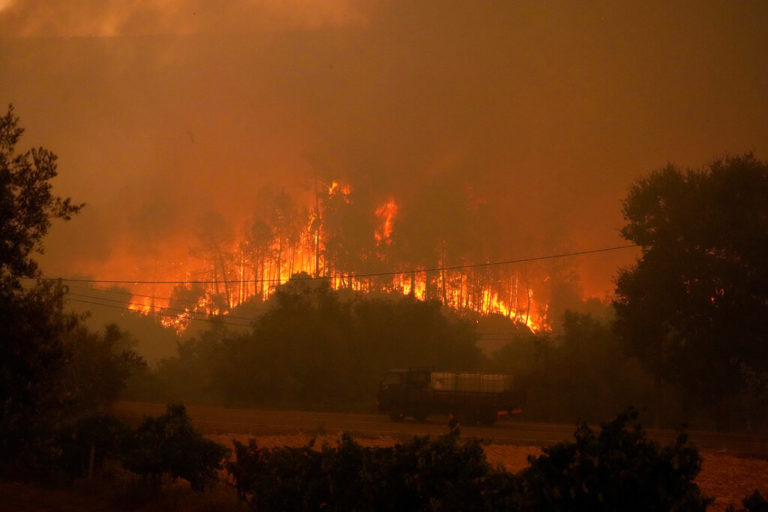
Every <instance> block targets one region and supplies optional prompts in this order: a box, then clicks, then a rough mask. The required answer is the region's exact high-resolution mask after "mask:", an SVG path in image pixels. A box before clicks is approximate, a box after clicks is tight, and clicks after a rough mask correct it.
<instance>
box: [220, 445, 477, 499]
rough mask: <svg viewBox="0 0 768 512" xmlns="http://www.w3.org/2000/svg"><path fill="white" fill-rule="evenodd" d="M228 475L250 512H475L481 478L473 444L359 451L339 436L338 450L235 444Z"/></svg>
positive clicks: (326, 447)
mask: <svg viewBox="0 0 768 512" xmlns="http://www.w3.org/2000/svg"><path fill="white" fill-rule="evenodd" d="M235 457H236V458H235V460H234V461H230V462H228V463H227V470H228V471H229V473H230V475H231V476H232V479H233V480H234V482H235V487H236V488H237V491H238V493H239V494H240V496H241V497H243V498H245V499H247V501H248V502H249V504H250V505H251V506H252V507H253V508H254V509H256V510H317V509H321V508H322V509H323V510H345V511H349V510H393V511H394V510H398V511H407V510H425V509H435V510H478V509H479V508H480V507H481V506H482V496H481V485H480V484H481V481H482V478H483V477H484V476H485V475H486V474H487V472H488V469H489V467H488V464H487V462H486V460H485V455H484V453H483V450H482V447H481V446H480V444H479V442H478V441H477V440H468V441H465V442H459V441H457V440H456V439H455V437H453V436H444V437H440V438H437V439H435V440H431V439H430V438H429V437H417V438H414V440H413V441H412V442H410V443H406V444H402V445H401V444H398V445H396V446H394V447H392V448H365V447H362V446H360V445H359V444H357V443H355V441H354V440H352V438H351V437H350V436H349V435H348V434H344V435H343V436H342V439H341V441H340V443H339V446H338V447H337V448H331V447H329V446H327V445H326V446H323V447H322V449H321V450H319V451H318V450H314V449H313V443H309V444H308V445H306V446H303V447H300V448H291V447H282V448H274V449H272V450H270V449H268V448H259V447H258V446H257V444H256V442H255V441H254V440H251V441H250V443H249V444H248V445H244V444H241V443H238V442H235Z"/></svg>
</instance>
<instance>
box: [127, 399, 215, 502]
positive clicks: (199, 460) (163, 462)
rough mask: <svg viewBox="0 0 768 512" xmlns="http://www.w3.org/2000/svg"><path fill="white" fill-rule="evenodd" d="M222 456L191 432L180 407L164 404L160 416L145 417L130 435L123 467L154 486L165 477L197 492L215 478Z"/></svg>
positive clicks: (209, 444)
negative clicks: (162, 413) (164, 409)
mask: <svg viewBox="0 0 768 512" xmlns="http://www.w3.org/2000/svg"><path fill="white" fill-rule="evenodd" d="M226 453H227V449H226V448H224V447H223V446H221V445H219V444H217V443H215V442H213V441H210V440H208V439H205V438H204V437H203V436H202V435H200V434H199V433H198V432H197V431H196V430H195V429H194V427H193V426H192V422H191V421H190V419H189V417H188V416H187V412H186V408H185V407H184V406H183V405H168V408H167V411H166V413H165V414H164V415H162V416H158V417H156V418H153V417H147V418H145V419H144V421H143V422H142V424H141V425H140V426H139V427H138V429H136V431H135V432H134V433H133V434H132V436H131V439H130V441H129V444H128V447H127V449H126V453H125V455H124V459H123V465H124V466H125V468H126V469H128V470H130V471H133V472H135V473H138V474H140V475H142V476H144V477H145V478H147V479H148V480H149V481H150V482H151V483H152V484H153V485H155V486H157V485H159V483H160V481H161V477H162V476H163V475H164V474H167V475H170V477H171V478H173V479H174V480H175V479H176V478H179V477H181V478H184V479H186V480H188V481H189V483H190V485H191V486H192V488H193V489H197V490H200V489H203V488H204V487H205V486H206V485H208V484H209V483H211V482H213V481H215V480H216V479H217V474H216V470H218V469H221V467H222V466H221V463H222V459H223V458H224V456H225V455H226Z"/></svg>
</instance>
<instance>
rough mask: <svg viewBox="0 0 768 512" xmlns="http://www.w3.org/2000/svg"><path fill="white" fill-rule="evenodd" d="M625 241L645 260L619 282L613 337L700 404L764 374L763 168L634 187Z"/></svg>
mask: <svg viewBox="0 0 768 512" xmlns="http://www.w3.org/2000/svg"><path fill="white" fill-rule="evenodd" d="M624 217H625V218H626V220H627V225H626V226H625V227H624V228H623V230H622V234H623V236H624V238H626V239H627V240H630V241H633V242H635V243H637V244H638V245H640V246H641V247H642V256H641V258H640V259H639V260H638V261H637V263H636V264H635V265H634V266H633V267H632V268H630V269H627V270H625V271H623V272H622V273H621V275H620V276H619V278H618V281H617V290H616V293H617V298H616V301H615V307H616V313H617V329H618V332H619V333H620V334H621V335H622V338H623V339H624V340H625V343H626V346H627V348H628V349H629V350H630V351H631V353H632V354H635V355H637V356H638V357H639V358H641V359H642V361H643V362H644V363H645V364H646V365H647V367H648V368H649V369H650V370H651V371H652V372H654V373H655V374H656V375H658V376H659V378H661V379H664V380H667V381H670V382H676V383H679V384H680V385H682V386H683V387H684V389H685V390H686V391H687V392H688V395H689V397H690V398H691V399H696V400H697V401H698V403H718V402H719V401H720V400H721V399H722V398H723V397H727V396H730V395H732V394H734V393H735V392H737V391H738V390H740V389H741V388H742V387H743V383H742V381H741V379H740V363H743V362H746V363H747V364H748V365H749V366H750V367H752V368H754V369H755V370H757V371H765V370H766V369H768V351H766V350H765V347H764V342H765V332H768V264H766V262H768V164H766V163H765V162H761V161H759V160H757V159H755V158H754V156H752V155H751V154H747V155H744V156H738V157H732V158H726V159H724V160H719V161H716V162H714V163H712V164H711V165H710V166H709V167H708V168H706V169H704V170H700V171H687V172H682V171H680V170H679V169H677V168H675V167H673V166H671V165H670V166H668V167H666V168H664V169H662V170H660V171H657V172H655V173H652V174H651V175H650V176H648V177H646V178H643V179H641V180H639V181H638V182H636V183H635V184H634V185H633V186H632V188H631V190H630V192H629V194H628V196H627V199H626V200H625V202H624Z"/></svg>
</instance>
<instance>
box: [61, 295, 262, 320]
mask: <svg viewBox="0 0 768 512" xmlns="http://www.w3.org/2000/svg"><path fill="white" fill-rule="evenodd" d="M67 300H69V301H70V302H78V303H81V304H91V305H94V306H101V307H104V308H108V309H117V310H120V311H129V312H131V313H138V311H135V310H132V309H130V308H126V307H123V306H118V305H114V304H104V303H102V302H95V301H88V300H82V299H72V298H67ZM153 315H154V316H166V317H175V316H176V314H171V313H163V312H161V311H155V312H153ZM189 320H199V321H201V322H209V323H221V324H223V325H229V326H233V327H250V325H249V324H241V323H237V322H227V321H226V320H223V319H222V317H217V318H203V317H197V318H190V319H189Z"/></svg>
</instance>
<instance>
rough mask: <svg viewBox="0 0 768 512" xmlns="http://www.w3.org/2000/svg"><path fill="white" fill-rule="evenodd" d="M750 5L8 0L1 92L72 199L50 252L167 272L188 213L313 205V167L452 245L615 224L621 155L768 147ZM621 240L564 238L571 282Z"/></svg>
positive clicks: (635, 160)
mask: <svg viewBox="0 0 768 512" xmlns="http://www.w3.org/2000/svg"><path fill="white" fill-rule="evenodd" d="M766 19H768V5H766V4H765V3H762V2H738V3H735V2H678V3H673V4H667V3H659V4H650V5H649V4H648V3H647V2H620V3H618V2H617V3H606V2H579V3H571V2H547V3H543V2H538V1H536V2H490V1H488V2H482V1H481V2H451V1H420V2H411V1H391V2H352V1H349V2H347V1H341V0H339V1H331V2H327V1H322V2H320V1H317V2H312V1H310V0H304V1H302V0H293V1H289V2H278V1H276V0H271V1H262V2H257V1H245V0H238V1H232V2H225V3H222V4H221V5H219V4H216V5H215V7H214V4H213V3H211V2H203V1H199V0H198V1H193V0H178V1H168V2H149V1H145V2H129V3H126V2H117V1H108V2H104V1H97V0H82V1H66V2H65V1H62V2H44V1H22V0H10V1H8V0H5V1H0V101H5V102H6V103H13V104H14V106H15V107H16V111H17V113H18V114H19V115H20V117H21V119H22V124H23V126H25V127H26V129H27V131H26V136H25V138H24V139H23V141H22V145H23V146H24V147H27V146H30V145H44V146H45V147H48V148H50V149H52V150H53V151H54V152H56V153H57V154H58V155H59V157H60V169H59V170H60V177H59V178H58V179H57V181H56V187H57V192H58V193H59V194H62V195H66V196H72V197H73V199H75V200H77V201H85V202H87V203H88V206H87V208H86V209H85V210H83V213H82V214H81V215H79V216H78V217H77V218H76V219H75V220H74V221H73V222H71V223H68V224H66V225H57V226H56V227H55V228H54V230H53V231H52V235H51V237H50V239H48V240H47V243H46V246H47V252H46V256H45V258H44V260H43V268H44V269H45V270H46V272H47V273H48V274H50V275H69V274H73V273H85V274H89V275H93V276H95V277H99V278H102V279H124V278H127V279H142V278H144V279H157V278H162V277H163V276H161V275H158V272H159V271H158V266H159V265H160V266H161V265H162V264H163V262H166V261H168V260H174V258H178V259H183V258H184V257H187V256H188V254H189V251H190V250H191V249H193V247H192V246H193V245H194V242H193V240H194V239H195V233H196V232H197V231H199V227H200V225H201V223H204V222H203V221H201V219H206V218H210V216H211V215H217V216H220V218H222V219H224V221H223V223H224V224H227V226H228V227H227V228H226V229H229V230H232V231H238V230H242V229H243V226H244V224H245V223H246V222H247V221H249V220H250V219H252V218H253V216H254V215H255V214H256V213H257V212H258V211H259V205H258V201H259V199H258V198H259V191H260V190H264V189H265V188H270V187H271V188H272V189H276V190H280V189H284V190H286V191H288V193H289V194H290V195H291V196H292V197H295V198H296V200H297V202H298V203H300V205H301V206H302V207H307V208H310V207H311V201H312V196H313V190H314V186H315V185H314V183H315V180H316V179H317V180H319V181H320V182H321V183H322V184H324V185H327V184H328V183H330V182H331V180H338V181H339V182H343V183H348V184H350V185H351V187H352V189H353V191H354V192H355V194H357V196H356V197H357V198H358V201H359V202H363V203H364V205H365V206H366V208H365V209H367V210H368V211H369V212H370V213H371V214H372V213H373V212H374V210H375V209H376V208H378V207H379V206H381V205H382V204H384V203H385V202H386V201H388V200H389V199H391V198H394V199H395V200H396V201H397V203H398V205H399V210H398V217H397V219H399V224H398V220H397V219H396V221H395V223H394V229H393V235H392V236H393V237H398V236H400V237H403V236H405V233H408V234H410V237H409V239H410V240H413V239H415V238H417V237H418V236H419V233H423V232H425V231H427V230H430V229H433V230H435V231H436V232H441V230H442V231H445V233H446V235H445V237H447V238H451V240H452V241H453V242H452V243H455V244H457V245H459V246H461V247H460V248H458V249H456V250H455V252H454V254H457V256H456V259H457V260H460V261H455V262H454V261H451V259H450V255H449V257H448V261H447V263H448V264H451V263H458V262H480V261H485V260H489V259H506V258H513V257H525V256H534V255H537V254H546V253H548V252H553V251H554V252H564V251H569V250H583V249H591V248H599V247H606V246H613V245H619V244H621V243H622V241H621V239H620V237H619V228H620V226H621V225H622V219H621V200H622V198H623V197H624V195H625V194H626V191H627V188H628V186H629V184H630V183H631V182H632V181H633V180H634V179H636V178H638V177H639V176H641V175H643V174H646V173H647V172H649V171H651V170H653V169H657V168H659V167H661V166H663V165H664V164H666V163H667V162H674V163H678V164H680V165H682V166H693V167H699V166H701V165H703V164H705V163H707V162H708V161H710V160H711V159H712V158H714V157H717V156H722V155H725V154H734V153H741V152H744V151H754V152H755V153H756V154H757V156H758V157H760V158H765V155H766V154H768V123H766V119H768V100H766V96H765V91H766V90H768V65H766V64H768V63H766V58H765V48H768V32H766V31H765V30H764V25H765V20H766ZM408 219H410V221H409V220H408ZM435 224H438V225H437V226H436V225H435ZM406 228H407V229H406ZM222 229H223V230H225V229H224V228H222ZM408 229H410V230H411V231H410V232H409V231H408ZM372 235H373V234H372V233H371V236H372ZM394 239H395V240H397V238H394ZM401 245H403V244H401ZM413 245H417V244H415V242H414V244H413ZM403 246H404V245H403ZM414 251H416V249H414ZM412 257H413V261H414V262H417V263H418V264H427V263H428V262H424V261H420V260H419V257H418V256H417V255H416V254H414V255H413V256H412ZM632 257H633V254H631V253H626V252H625V253H622V254H617V255H613V256H607V255H603V256H595V257H590V258H586V257H585V258H581V259H579V260H578V261H577V262H576V263H575V264H576V265H577V270H578V272H579V274H580V276H581V283H582V285H583V287H584V293H585V295H596V296H602V295H604V294H605V293H607V292H609V291H610V290H611V289H612V285H611V279H612V278H613V276H614V274H615V269H616V268H617V266H618V265H620V264H626V263H628V262H629V261H630V260H631V258H632ZM173 277H174V278H176V276H173Z"/></svg>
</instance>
